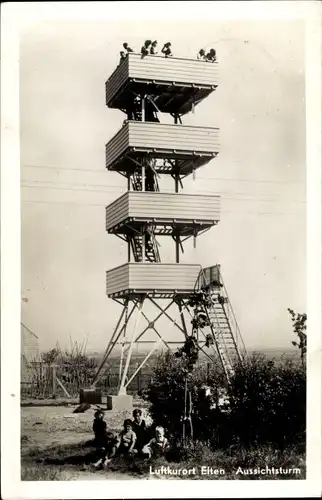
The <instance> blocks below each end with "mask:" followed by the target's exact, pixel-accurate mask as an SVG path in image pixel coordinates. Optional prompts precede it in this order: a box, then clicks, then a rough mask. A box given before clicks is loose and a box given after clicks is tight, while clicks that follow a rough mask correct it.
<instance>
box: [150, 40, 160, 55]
mask: <svg viewBox="0 0 322 500" xmlns="http://www.w3.org/2000/svg"><path fill="white" fill-rule="evenodd" d="M157 45H158V42H157V40H154V42H152V43H151V47H150V54H154V55H156V54H157Z"/></svg>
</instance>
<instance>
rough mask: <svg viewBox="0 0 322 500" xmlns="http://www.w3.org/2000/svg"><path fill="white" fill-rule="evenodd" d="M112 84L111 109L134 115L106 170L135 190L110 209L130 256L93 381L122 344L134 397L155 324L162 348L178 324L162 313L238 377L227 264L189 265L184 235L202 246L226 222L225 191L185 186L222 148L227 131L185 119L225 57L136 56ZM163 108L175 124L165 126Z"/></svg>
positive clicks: (213, 84) (118, 276) (116, 279)
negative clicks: (135, 362)
mask: <svg viewBox="0 0 322 500" xmlns="http://www.w3.org/2000/svg"><path fill="white" fill-rule="evenodd" d="M105 86H106V105H107V106H108V108H115V109H119V110H120V111H121V112H123V113H125V120H124V122H123V126H122V127H121V129H120V130H118V131H117V132H116V134H115V135H114V137H112V138H111V139H110V140H109V142H108V143H107V144H106V168H107V170H108V171H114V172H118V173H119V174H120V175H122V176H123V177H124V178H125V182H127V192H126V193H125V194H123V195H122V196H120V197H119V198H117V199H116V200H115V201H114V202H113V203H111V204H110V205H108V206H107V207H106V231H107V232H108V233H109V234H110V235H114V236H116V237H118V238H120V239H122V240H123V241H124V242H125V244H126V247H127V261H126V262H125V263H124V264H123V265H121V266H118V267H115V268H113V269H109V270H108V271H107V272H106V293H107V296H108V297H109V298H110V299H112V300H114V301H116V302H118V303H119V304H120V305H121V306H122V309H121V313H120V317H119V319H118V321H117V323H116V326H115V329H114V331H113V333H112V336H111V338H110V340H109V343H108V346H107V348H106V351H105V355H104V357H103V360H102V363H101V365H100V367H99V369H98V372H97V375H96V378H95V381H94V385H95V383H97V381H98V380H99V378H100V377H101V376H102V374H103V373H105V371H106V365H107V363H108V360H109V358H110V356H111V354H112V352H113V351H114V350H115V347H116V345H118V347H119V346H121V354H120V356H119V391H118V392H119V395H124V394H126V388H127V386H128V385H129V383H130V382H131V380H132V379H133V377H134V376H135V374H136V373H135V372H134V373H132V375H131V376H129V367H130V361H131V355H132V352H133V346H134V345H135V343H136V342H138V341H140V340H141V339H142V337H144V335H145V333H146V332H147V331H148V330H152V331H153V332H154V334H155V335H156V339H157V343H156V344H155V346H154V347H153V349H155V348H156V346H159V345H160V343H163V344H164V345H165V346H167V347H169V344H168V342H169V341H171V335H172V336H173V330H172V328H171V327H170V329H164V328H159V320H160V318H162V317H163V318H164V317H166V318H167V319H168V320H169V321H170V322H171V323H172V327H173V328H174V329H176V330H178V331H180V334H181V335H182V340H183V341H184V340H185V339H186V338H187V337H189V336H191V335H197V341H198V342H197V343H198V349H200V351H202V352H203V353H204V355H205V356H206V357H207V358H209V359H210V360H211V361H213V362H216V363H219V364H220V366H221V368H222V369H223V371H224V373H225V375H226V378H227V381H228V383H229V380H230V377H231V375H232V373H233V366H234V363H235V362H236V361H241V359H242V354H243V343H242V339H241V336H240V333H239V329H238V326H237V322H236V319H235V316H234V312H233V309H232V307H231V304H230V301H229V299H228V294H227V291H226V289H225V286H224V283H223V281H222V277H221V273H220V266H219V265H218V264H214V265H213V266H212V267H208V268H203V267H202V265H201V264H200V265H199V264H186V263H182V262H180V257H181V254H182V252H183V250H184V245H185V242H187V241H188V240H189V239H191V238H192V239H193V243H194V246H195V245H196V240H197V238H199V237H200V236H201V235H202V234H203V233H204V232H205V231H208V230H209V229H211V228H213V227H214V226H216V225H217V224H218V223H219V221H220V196H218V195H211V196H209V195H202V194H187V193H185V192H184V186H183V183H184V179H185V178H187V177H188V176H190V175H191V176H194V173H195V171H196V170H197V169H201V168H203V167H204V166H205V165H207V164H208V163H209V162H210V161H213V160H214V161H215V159H216V157H217V155H218V153H219V129H218V128H212V127H208V126H207V124H205V126H202V127H200V126H190V125H189V126H188V125H185V124H184V123H183V122H184V117H185V116H186V115H187V114H188V113H190V112H194V110H195V108H196V107H197V106H198V104H199V103H200V102H201V101H203V100H204V99H206V98H207V97H208V96H209V95H210V94H211V93H212V92H214V91H215V90H216V88H217V86H218V64H217V63H216V62H215V63H208V62H205V61H202V60H193V59H183V58H177V57H168V58H167V57H164V56H160V55H148V56H145V57H142V56H141V54H137V53H130V54H128V55H127V56H126V57H125V59H123V60H121V61H120V64H119V65H118V66H117V68H116V69H115V71H114V72H113V74H112V75H111V76H110V78H109V79H108V80H107V82H106V84H105ZM164 114H167V115H168V116H171V117H172V118H173V123H171V124H165V123H162V122H161V120H162V116H164ZM166 178H168V179H172V181H173V184H172V186H173V192H164V191H163V189H162V186H163V183H164V180H165V179H166ZM165 238H168V239H170V240H171V242H172V244H173V259H172V261H171V262H165V261H164V260H163V258H162V241H164V239H165ZM124 259H126V256H124ZM193 297H199V298H200V297H201V298H202V300H201V302H200V304H199V313H200V311H201V310H202V312H203V314H204V317H206V318H207V320H208V321H207V322H206V325H205V326H204V327H203V328H197V331H196V329H195V330H194V331H192V330H193V328H192V326H191V320H192V319H193V316H194V314H195V313H194V310H193V308H192V307H191V305H190V304H191V298H193ZM151 304H153V306H154V308H156V310H157V311H158V314H157V315H156V316H155V317H154V318H152V319H151V317H149V316H148V313H147V311H146V308H147V307H151ZM130 320H131V321H132V323H134V324H133V325H132V323H131V328H130ZM133 320H134V321H133ZM142 320H144V322H145V325H144V326H143V327H142V326H141V328H140V327H139V325H140V323H141V322H142ZM167 341H168V342H167ZM206 346H207V347H206ZM153 349H152V350H153ZM114 352H115V351H114ZM150 355H151V352H150V353H149V354H148V355H147V357H146V358H145V360H144V361H143V363H142V364H144V362H146V361H147V359H148V358H149V356H150Z"/></svg>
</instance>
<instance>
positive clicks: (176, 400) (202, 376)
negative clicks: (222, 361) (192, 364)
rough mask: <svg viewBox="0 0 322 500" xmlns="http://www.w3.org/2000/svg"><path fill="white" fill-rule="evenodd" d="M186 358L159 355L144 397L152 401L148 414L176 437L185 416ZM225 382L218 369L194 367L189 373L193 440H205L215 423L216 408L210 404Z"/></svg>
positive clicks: (180, 430) (168, 353) (167, 353)
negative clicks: (211, 389) (210, 389)
mask: <svg viewBox="0 0 322 500" xmlns="http://www.w3.org/2000/svg"><path fill="white" fill-rule="evenodd" d="M185 368H186V367H185V360H183V359H180V358H179V359H178V358H177V357H175V356H174V355H173V354H172V353H170V352H166V353H165V354H164V355H160V356H158V358H157V360H156V363H155V365H154V367H153V375H152V377H151V380H150V383H149V385H148V387H147V389H146V390H145V391H144V397H145V398H146V399H148V400H149V402H150V403H151V407H150V410H149V411H150V413H151V416H152V418H153V420H154V422H155V424H156V425H162V426H164V427H165V428H166V429H167V431H168V432H169V434H170V435H171V436H172V437H174V438H175V439H180V436H181V433H182V418H183V415H184V388H185V377H186V374H187V372H186V369H185ZM223 383H224V379H223V375H222V374H221V372H220V371H218V370H215V369H211V370H210V371H208V370H207V369H206V367H197V368H196V369H195V370H194V371H193V372H192V373H190V374H188V380H187V385H188V391H190V392H191V399H192V405H193V410H192V422H193V433H194V438H195V439H199V440H200V439H202V440H208V439H210V438H211V436H212V434H213V429H214V426H215V425H216V419H215V418H214V417H215V412H216V411H215V409H212V408H211V407H212V405H213V404H214V402H215V399H216V389H217V388H219V387H221V386H222V385H223ZM205 385H207V386H211V387H212V388H213V389H214V391H213V396H214V397H211V396H208V395H207V394H206V390H205Z"/></svg>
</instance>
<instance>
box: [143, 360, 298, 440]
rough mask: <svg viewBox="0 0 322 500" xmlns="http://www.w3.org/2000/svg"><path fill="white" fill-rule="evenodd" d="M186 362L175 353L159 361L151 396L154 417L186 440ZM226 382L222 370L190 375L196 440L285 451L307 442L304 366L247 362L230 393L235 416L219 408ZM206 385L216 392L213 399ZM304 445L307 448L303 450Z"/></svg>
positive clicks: (239, 369)
mask: <svg viewBox="0 0 322 500" xmlns="http://www.w3.org/2000/svg"><path fill="white" fill-rule="evenodd" d="M185 376H186V372H185V370H184V368H183V362H182V360H180V359H177V358H176V357H175V356H174V355H173V354H171V353H170V352H167V353H165V354H164V355H161V356H159V357H158V359H157V362H156V364H155V366H154V372H153V376H152V379H151V381H150V384H149V386H148V388H147V389H146V391H145V397H146V398H147V399H148V400H149V402H150V403H151V408H150V412H151V416H152V418H153V420H154V422H155V424H156V425H163V426H164V427H165V428H166V429H167V430H168V433H169V435H170V436H172V437H173V438H174V439H175V440H178V439H180V436H181V433H182V416H183V413H184V384H185ZM224 384H225V381H224V378H223V375H222V373H221V372H220V371H218V370H216V369H214V368H213V369H212V370H211V371H210V372H209V373H207V370H206V369H205V368H204V367H196V368H195V369H194V370H193V372H192V373H191V374H189V376H188V390H189V391H190V392H191V396H192V404H193V412H192V422H193V431H194V439H195V440H199V441H203V442H206V443H209V445H211V447H212V448H219V447H225V448H226V447H227V446H229V445H234V444H235V445H236V444H239V445H243V446H246V447H249V446H252V445H255V446H256V445H260V444H266V443H271V444H273V445H274V446H276V447H278V448H279V449H284V448H285V447H286V446H289V445H292V444H293V443H304V442H305V427H306V418H305V416H306V409H305V399H306V374H305V370H304V368H303V367H302V366H301V364H299V363H297V364H296V363H294V362H292V361H287V360H283V361H282V362H281V363H280V364H278V365H277V364H276V363H275V361H274V360H267V359H266V358H265V357H264V356H258V355H253V356H252V357H250V358H246V360H245V362H244V363H243V366H237V367H236V368H235V375H234V377H233V380H232V381H231V386H230V387H229V390H228V395H229V411H222V409H221V408H220V406H219V405H218V398H219V394H220V389H221V388H222V387H224ZM205 386H208V388H210V395H209V394H208V395H207V393H206V391H205ZM303 446H304V445H303Z"/></svg>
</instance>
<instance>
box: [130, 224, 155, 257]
mask: <svg viewBox="0 0 322 500" xmlns="http://www.w3.org/2000/svg"><path fill="white" fill-rule="evenodd" d="M146 235H149V237H148V238H147V237H146V242H145V260H146V261H147V262H161V259H160V254H159V248H158V246H159V243H158V242H157V240H156V238H155V235H154V233H153V231H152V230H149V231H148V232H147V233H146ZM131 248H132V252H133V256H134V260H135V262H143V258H142V249H143V236H142V235H140V234H138V235H135V236H132V237H131Z"/></svg>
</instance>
